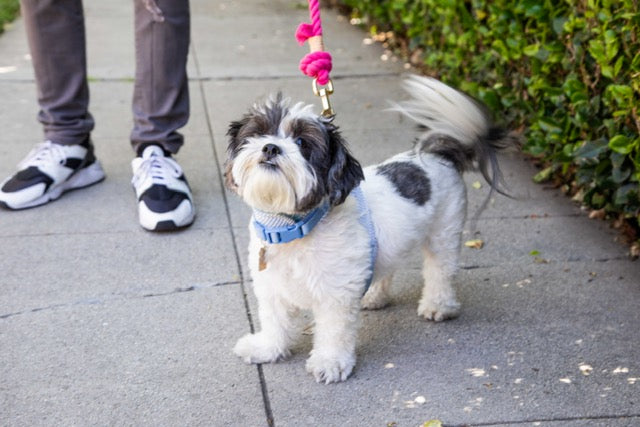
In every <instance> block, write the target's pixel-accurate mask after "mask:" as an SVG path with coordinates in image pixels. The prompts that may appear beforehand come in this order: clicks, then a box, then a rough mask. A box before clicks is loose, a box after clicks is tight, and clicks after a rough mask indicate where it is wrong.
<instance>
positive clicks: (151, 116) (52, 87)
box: [21, 0, 190, 153]
mask: <svg viewBox="0 0 640 427" xmlns="http://www.w3.org/2000/svg"><path fill="white" fill-rule="evenodd" d="M133 1H134V5H135V7H134V9H135V45H136V46H135V47H136V70H135V85H134V90H133V130H132V132H131V143H132V145H133V148H134V150H136V151H137V150H138V149H139V148H141V147H142V146H144V145H145V144H148V143H158V144H160V145H162V147H163V148H164V149H165V150H166V151H169V152H171V153H175V152H177V151H178V149H179V148H180V146H181V145H182V142H183V137H182V135H181V134H180V133H178V132H177V130H178V129H179V128H181V127H182V126H184V125H185V124H186V123H187V121H188V119H189V87H188V79H187V71H186V63H187V55H188V51H189V36H190V15H189V0H155V3H156V4H157V6H158V7H159V8H160V10H161V11H162V14H163V16H164V21H162V22H160V21H159V20H158V19H156V20H154V15H153V14H152V13H151V12H150V11H149V10H147V8H146V7H145V4H144V3H145V2H144V0H133ZM152 3H153V2H152ZM21 4H22V17H23V19H24V22H25V25H26V29H27V38H28V41H29V48H30V50H31V58H32V61H33V68H34V71H35V76H36V83H37V89H38V102H39V105H40V112H39V114H38V120H39V121H40V122H41V123H42V125H43V127H44V133H45V138H46V139H48V140H51V141H54V142H56V143H58V144H79V143H81V142H83V141H84V140H86V138H87V137H88V136H89V135H90V133H91V131H92V129H93V127H94V120H93V117H92V116H91V114H90V113H89V87H88V84H87V60H86V46H85V27H84V13H83V8H82V0H21ZM117 60H118V58H114V61H117Z"/></svg>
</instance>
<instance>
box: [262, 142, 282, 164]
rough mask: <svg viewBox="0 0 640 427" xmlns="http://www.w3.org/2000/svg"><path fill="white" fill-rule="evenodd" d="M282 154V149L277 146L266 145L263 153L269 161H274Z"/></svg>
mask: <svg viewBox="0 0 640 427" xmlns="http://www.w3.org/2000/svg"><path fill="white" fill-rule="evenodd" d="M281 152H282V151H281V150H280V147H278V146H277V145H275V144H266V145H265V146H264V147H262V153H263V154H264V157H265V159H267V160H270V159H273V158H274V157H276V156H277V155H278V154H280V153H281Z"/></svg>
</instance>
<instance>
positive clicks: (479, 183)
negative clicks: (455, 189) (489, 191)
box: [471, 181, 482, 190]
mask: <svg viewBox="0 0 640 427" xmlns="http://www.w3.org/2000/svg"><path fill="white" fill-rule="evenodd" d="M471 186H472V187H473V188H475V189H476V190H479V189H481V188H482V183H481V182H480V181H476V182H474V183H473V184H471Z"/></svg>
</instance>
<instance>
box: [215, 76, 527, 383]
mask: <svg viewBox="0 0 640 427" xmlns="http://www.w3.org/2000/svg"><path fill="white" fill-rule="evenodd" d="M406 89H407V91H408V92H409V94H410V95H411V96H412V98H411V99H410V100H408V101H405V102H401V103H399V104H396V105H395V107H394V108H393V109H394V110H396V111H399V112H400V113H402V114H404V115H405V116H407V117H409V118H410V119H412V120H413V121H415V122H416V123H417V124H418V126H419V128H420V130H421V134H420V136H419V137H418V139H417V143H416V144H415V146H414V148H413V149H412V150H410V151H406V152H404V153H401V154H398V155H396V156H394V157H392V158H390V159H388V160H386V161H384V162H383V163H381V164H378V165H373V166H369V167H367V168H365V169H364V170H363V169H362V168H361V166H360V164H359V163H358V161H357V160H356V159H355V158H354V157H353V156H352V155H351V154H350V153H349V151H348V149H347V147H346V144H345V141H344V140H343V139H342V137H341V136H340V133H339V132H338V129H337V127H336V126H334V125H333V124H332V123H331V121H330V120H328V119H325V118H323V117H320V116H318V115H316V114H314V113H313V112H312V107H311V106H310V105H303V104H302V103H297V104H292V103H290V102H289V101H288V100H285V99H282V97H281V96H280V95H278V96H276V97H273V98H271V99H269V100H267V101H266V102H264V103H262V104H257V105H254V106H253V108H251V110H250V111H249V112H248V113H247V114H246V115H245V116H244V117H243V118H242V119H241V120H239V121H236V122H233V123H231V125H230V128H229V132H228V136H229V146H228V160H227V162H226V166H225V168H226V170H225V179H226V184H227V186H228V187H229V188H230V189H231V190H233V191H234V192H236V193H237V194H238V195H239V196H240V197H241V198H242V199H243V200H244V201H245V202H246V203H247V204H248V205H249V206H250V207H251V208H252V209H253V217H252V220H251V224H250V235H251V238H250V243H249V267H250V270H251V275H252V278H253V289H254V292H255V295H256V297H257V300H258V305H259V308H258V310H259V318H260V326H261V330H260V331H259V332H257V333H253V334H248V335H246V336H244V337H242V338H241V339H240V340H239V341H238V342H237V344H236V346H235V348H234V352H235V353H236V354H237V355H238V356H240V357H241V358H242V359H243V360H245V361H246V362H248V363H266V362H274V361H277V360H279V359H281V358H284V357H286V356H288V354H289V349H290V347H291V346H292V344H293V343H294V341H295V340H296V339H297V337H298V336H299V334H300V333H301V329H302V328H301V326H303V325H301V322H300V321H299V319H298V314H299V313H300V310H310V311H311V313H312V314H313V318H314V322H315V327H314V338H313V349H312V351H311V354H310V357H309V358H308V360H307V363H306V368H307V371H309V372H310V373H312V374H313V375H314V377H315V379H316V380H317V381H318V382H322V381H324V382H326V383H331V382H337V381H343V380H345V379H346V378H347V377H348V376H349V374H350V373H351V371H352V370H353V367H354V365H355V362H356V357H355V347H356V336H357V324H358V313H359V311H360V309H361V308H366V309H375V308H381V307H383V306H385V305H386V304H387V303H388V301H389V286H390V284H391V278H392V274H393V272H394V270H395V269H396V268H397V267H399V266H400V265H402V260H403V259H405V258H406V257H407V255H408V254H409V253H412V252H413V251H416V250H420V251H422V254H423V257H424V267H423V276H424V285H423V286H424V288H423V291H422V297H421V299H420V302H419V305H418V314H419V315H421V316H424V317H425V318H426V319H429V320H434V321H441V320H445V319H448V318H452V317H455V316H456V315H457V314H458V312H459V310H460V304H459V303H458V301H457V299H456V295H455V291H454V289H453V287H452V283H451V280H452V276H453V275H454V273H455V272H456V268H457V265H458V257H459V252H460V246H461V233H462V230H463V225H464V223H465V218H466V189H465V185H464V182H463V180H462V176H461V175H462V173H463V172H465V171H467V170H479V171H481V172H482V173H483V175H484V177H485V178H486V180H487V181H488V182H489V184H490V185H491V187H492V189H496V190H498V191H500V188H499V187H500V181H501V176H500V170H499V168H498V163H497V160H496V153H497V152H498V151H501V150H503V149H505V148H508V147H509V146H514V145H516V144H517V141H516V139H515V138H512V137H511V136H509V134H508V133H507V132H506V131H504V130H502V129H499V128H497V127H495V126H494V125H493V124H492V122H491V120H490V119H489V116H488V114H487V113H486V111H485V109H484V108H483V106H481V105H480V104H479V103H477V102H476V101H474V100H473V99H471V98H470V97H468V96H467V95H465V94H463V93H461V92H458V91H457V90H455V89H452V88H451V87H449V86H446V85H445V84H443V83H441V82H439V81H437V80H435V79H431V78H426V77H417V76H413V77H410V78H409V79H407V81H406ZM369 285H371V286H369ZM363 295H364V298H363Z"/></svg>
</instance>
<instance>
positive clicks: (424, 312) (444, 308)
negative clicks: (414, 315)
mask: <svg viewBox="0 0 640 427" xmlns="http://www.w3.org/2000/svg"><path fill="white" fill-rule="evenodd" d="M458 314H460V303H459V302H458V301H456V300H455V298H453V299H450V300H445V301H428V300H424V299H423V300H421V301H420V304H419V305H418V315H419V316H423V317H424V318H425V319H427V320H433V321H434V322H441V321H443V320H447V319H453V318H455V317H458Z"/></svg>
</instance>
